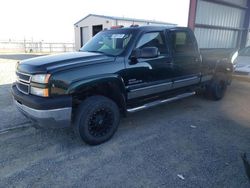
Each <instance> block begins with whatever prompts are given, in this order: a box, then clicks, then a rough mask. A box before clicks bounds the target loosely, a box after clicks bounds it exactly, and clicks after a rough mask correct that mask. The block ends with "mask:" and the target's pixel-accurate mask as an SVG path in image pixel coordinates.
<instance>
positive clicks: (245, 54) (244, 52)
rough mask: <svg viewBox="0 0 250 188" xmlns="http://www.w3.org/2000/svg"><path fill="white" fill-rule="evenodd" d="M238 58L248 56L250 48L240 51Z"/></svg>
mask: <svg viewBox="0 0 250 188" xmlns="http://www.w3.org/2000/svg"><path fill="white" fill-rule="evenodd" d="M239 56H250V47H246V48H243V49H242V50H240V51H239Z"/></svg>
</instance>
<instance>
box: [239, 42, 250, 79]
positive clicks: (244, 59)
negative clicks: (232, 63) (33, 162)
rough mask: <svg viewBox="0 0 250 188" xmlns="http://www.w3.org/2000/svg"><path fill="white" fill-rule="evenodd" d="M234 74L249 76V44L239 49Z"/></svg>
mask: <svg viewBox="0 0 250 188" xmlns="http://www.w3.org/2000/svg"><path fill="white" fill-rule="evenodd" d="M235 74H238V75H247V76H250V46H248V47H246V48H243V49H242V50H240V51H239V56H238V57H237V59H236V69H235Z"/></svg>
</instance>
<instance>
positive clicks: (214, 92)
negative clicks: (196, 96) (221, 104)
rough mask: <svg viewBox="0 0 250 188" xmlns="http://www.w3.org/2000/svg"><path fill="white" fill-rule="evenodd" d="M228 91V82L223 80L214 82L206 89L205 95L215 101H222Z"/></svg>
mask: <svg viewBox="0 0 250 188" xmlns="http://www.w3.org/2000/svg"><path fill="white" fill-rule="evenodd" d="M226 90H227V82H226V80H223V79H215V80H212V81H211V83H210V84H209V85H207V87H206V91H205V95H206V96H207V97H208V98H211V99H213V100H220V99H222V98H223V97H224V95H225V93H226Z"/></svg>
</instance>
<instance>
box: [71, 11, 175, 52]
mask: <svg viewBox="0 0 250 188" xmlns="http://www.w3.org/2000/svg"><path fill="white" fill-rule="evenodd" d="M118 25H123V26H124V27H128V26H131V25H167V26H175V25H176V24H172V23H166V22H159V21H154V20H143V19H132V18H123V17H114V16H103V15H96V14H89V15H88V16H86V17H84V18H83V19H81V20H79V21H78V22H76V23H75V24H74V29H75V48H76V50H79V49H80V48H81V46H83V45H84V44H85V43H86V42H87V41H88V40H89V39H91V38H92V37H93V36H94V35H95V34H97V33H98V32H99V31H101V30H104V29H110V28H111V27H113V26H118Z"/></svg>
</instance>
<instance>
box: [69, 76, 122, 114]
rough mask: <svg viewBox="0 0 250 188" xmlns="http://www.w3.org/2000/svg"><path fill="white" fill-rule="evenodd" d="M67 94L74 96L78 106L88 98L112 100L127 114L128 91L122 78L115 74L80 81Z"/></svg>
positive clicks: (72, 85) (71, 86) (74, 101)
mask: <svg viewBox="0 0 250 188" xmlns="http://www.w3.org/2000/svg"><path fill="white" fill-rule="evenodd" d="M67 94H69V95H72V96H73V103H74V104H75V105H77V104H78V103H79V102H81V101H83V100H84V99H86V98H87V97H90V96H93V95H102V96H105V97H108V98H110V99H112V100H113V101H114V102H115V103H116V104H117V105H118V107H119V108H120V110H121V112H122V113H125V112H126V90H125V85H124V82H123V79H122V77H120V76H119V75H115V74H108V75H102V76H98V77H94V78H88V79H83V80H78V81H76V82H74V83H72V84H71V85H70V87H69V88H68V90H67Z"/></svg>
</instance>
